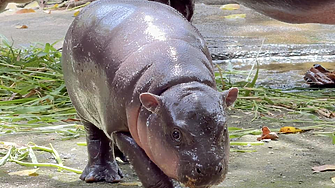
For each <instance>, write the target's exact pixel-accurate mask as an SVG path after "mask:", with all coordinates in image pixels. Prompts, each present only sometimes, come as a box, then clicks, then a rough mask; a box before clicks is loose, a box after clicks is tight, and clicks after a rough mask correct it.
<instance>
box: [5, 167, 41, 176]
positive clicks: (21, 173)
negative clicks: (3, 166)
mask: <svg viewBox="0 0 335 188" xmlns="http://www.w3.org/2000/svg"><path fill="white" fill-rule="evenodd" d="M37 170H38V168H36V169H32V170H21V171H17V172H10V173H8V174H9V175H11V176H14V175H17V176H38V173H36V171H37Z"/></svg>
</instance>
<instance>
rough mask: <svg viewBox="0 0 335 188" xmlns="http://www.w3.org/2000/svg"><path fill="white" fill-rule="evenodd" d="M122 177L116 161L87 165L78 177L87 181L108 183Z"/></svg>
mask: <svg viewBox="0 0 335 188" xmlns="http://www.w3.org/2000/svg"><path fill="white" fill-rule="evenodd" d="M122 178H123V174H122V172H121V170H120V168H119V167H118V165H117V163H116V161H114V162H108V163H107V164H103V165H102V164H99V165H97V164H94V165H87V166H86V168H85V170H84V171H83V173H82V174H81V176H80V179H81V180H83V181H85V182H87V183H91V182H99V181H106V182H109V183H114V182H119V181H121V179H122Z"/></svg>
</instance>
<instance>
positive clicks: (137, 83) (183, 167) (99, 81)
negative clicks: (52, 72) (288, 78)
mask: <svg viewBox="0 0 335 188" xmlns="http://www.w3.org/2000/svg"><path fill="white" fill-rule="evenodd" d="M62 66H63V72H64V79H65V83H66V87H67V90H68V93H69V96H70V98H71V101H72V103H73V105H74V106H75V108H76V110H77V113H78V115H79V116H80V118H81V119H82V122H83V124H84V126H85V129H86V132H87V143H88V156H89V160H88V164H87V166H86V168H85V170H84V172H83V174H82V175H81V177H80V178H81V179H82V180H84V181H86V182H96V181H107V182H118V181H120V180H121V178H122V177H123V174H122V172H121V170H120V169H119V167H118V164H117V163H116V161H115V156H116V155H118V156H119V155H121V152H122V153H123V154H125V155H126V156H127V157H128V160H129V162H130V163H131V164H132V165H133V167H134V170H135V171H136V173H137V175H138V177H139V179H140V181H141V182H142V184H143V186H144V187H153V188H170V187H173V184H172V181H171V180H172V179H175V180H177V181H180V182H182V183H184V184H185V185H187V186H189V187H198V188H205V187H210V186H211V185H215V184H218V183H220V182H222V181H223V180H224V178H225V175H226V173H227V163H228V155H229V139H228V132H227V122H226V113H225V108H226V107H227V106H230V105H232V104H233V103H234V101H235V100H236V98H237V94H238V90H237V88H231V89H229V90H226V91H224V92H218V91H217V89H216V84H215V78H214V72H213V64H212V62H211V56H210V54H209V52H208V49H207V47H206V45H205V41H204V39H203V37H202V36H201V35H200V33H199V32H198V30H197V29H196V28H195V27H194V26H192V25H191V23H190V22H188V21H187V19H185V17H184V16H183V15H182V14H180V13H179V12H178V11H176V10H175V9H174V8H171V7H169V6H167V5H164V4H162V3H158V2H150V1H143V0H100V1H97V2H94V3H92V4H91V5H89V6H88V7H86V8H84V9H83V10H82V11H81V13H80V14H79V15H78V16H77V17H76V18H75V20H74V21H73V23H72V25H71V26H70V28H69V30H68V32H67V35H66V38H65V41H64V46H63V56H62ZM116 149H117V150H116ZM114 151H116V154H115V152H114ZM120 151H121V152H120Z"/></svg>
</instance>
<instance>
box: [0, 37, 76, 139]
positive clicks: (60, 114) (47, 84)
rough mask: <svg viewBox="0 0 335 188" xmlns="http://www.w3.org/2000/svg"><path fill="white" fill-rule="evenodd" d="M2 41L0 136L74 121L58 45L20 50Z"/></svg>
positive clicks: (4, 39)
mask: <svg viewBox="0 0 335 188" xmlns="http://www.w3.org/2000/svg"><path fill="white" fill-rule="evenodd" d="M0 39H1V42H0V44H1V45H0V135H1V134H4V133H6V132H11V133H13V132H20V131H29V130H33V129H34V128H36V127H41V126H50V124H51V123H58V124H64V122H62V120H66V119H67V118H74V117H75V114H76V112H75V109H74V108H73V106H72V104H71V101H70V99H69V97H68V95H67V91H66V88H65V84H64V80H63V74H62V71H61V63H60V58H61V52H60V51H59V50H57V49H55V48H54V47H53V45H54V44H49V43H47V44H45V45H44V46H41V45H36V46H30V47H28V48H22V49H21V48H20V49H18V48H14V47H13V46H12V45H11V43H10V42H9V41H8V40H7V39H6V38H4V37H2V36H0ZM74 130H76V129H74ZM32 132H34V131H32Z"/></svg>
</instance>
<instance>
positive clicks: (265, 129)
mask: <svg viewBox="0 0 335 188" xmlns="http://www.w3.org/2000/svg"><path fill="white" fill-rule="evenodd" d="M264 139H271V140H277V139H278V135H277V134H276V133H275V132H271V131H270V129H269V128H268V127H266V126H265V127H262V135H261V136H260V137H258V138H257V140H258V141H261V140H264Z"/></svg>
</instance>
